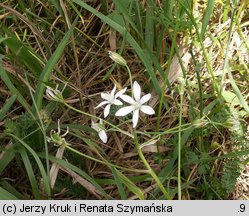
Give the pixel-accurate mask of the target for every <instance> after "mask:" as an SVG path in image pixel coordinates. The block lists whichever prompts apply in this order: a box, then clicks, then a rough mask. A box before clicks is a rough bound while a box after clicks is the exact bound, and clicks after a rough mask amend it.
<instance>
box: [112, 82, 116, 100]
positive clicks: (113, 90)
mask: <svg viewBox="0 0 249 216" xmlns="http://www.w3.org/2000/svg"><path fill="white" fill-rule="evenodd" d="M116 88H117V86H116V84H115V85H114V88H113V89H112V91H111V97H113V98H114V94H115V91H116Z"/></svg>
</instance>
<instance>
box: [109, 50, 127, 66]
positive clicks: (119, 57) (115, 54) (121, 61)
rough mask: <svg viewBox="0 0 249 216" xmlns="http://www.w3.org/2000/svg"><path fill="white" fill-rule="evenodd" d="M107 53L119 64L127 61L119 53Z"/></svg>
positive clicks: (124, 64)
mask: <svg viewBox="0 0 249 216" xmlns="http://www.w3.org/2000/svg"><path fill="white" fill-rule="evenodd" d="M108 55H109V57H110V58H111V59H112V60H113V61H114V62H116V63H118V64H120V65H122V66H126V65H127V62H126V61H125V59H124V58H123V57H122V56H121V55H119V54H118V53H116V52H112V51H108Z"/></svg>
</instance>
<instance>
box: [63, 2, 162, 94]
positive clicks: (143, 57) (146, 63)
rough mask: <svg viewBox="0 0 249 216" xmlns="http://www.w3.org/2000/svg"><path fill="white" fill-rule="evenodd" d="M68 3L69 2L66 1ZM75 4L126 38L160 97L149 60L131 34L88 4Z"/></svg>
mask: <svg viewBox="0 0 249 216" xmlns="http://www.w3.org/2000/svg"><path fill="white" fill-rule="evenodd" d="M67 1H70V0H67ZM73 2H75V3H76V4H78V5H80V6H81V7H83V8H85V9H86V10H88V11H90V12H91V13H93V14H94V15H95V16H97V17H99V18H100V19H101V20H102V21H104V22H106V23H107V24H108V25H110V26H111V27H112V28H113V29H115V30H116V31H118V32H120V33H121V34H122V35H123V36H124V35H125V36H126V38H127V41H128V43H129V44H130V45H131V46H132V47H133V48H134V50H135V51H136V52H137V54H138V56H139V57H140V59H141V61H142V62H143V64H144V66H145V67H146V69H147V72H148V74H149V75H150V77H151V80H152V83H153V86H154V88H155V90H156V92H157V94H158V95H161V88H160V85H159V83H158V80H157V77H156V74H155V71H154V70H153V67H152V66H151V64H150V63H149V62H150V61H149V58H148V57H147V55H146V54H145V52H144V51H143V50H142V48H141V47H140V46H139V44H138V43H137V42H136V40H135V39H134V38H133V37H132V36H131V34H130V33H129V32H128V31H127V30H126V28H125V27H123V26H120V25H119V24H117V23H116V22H114V21H113V20H112V19H110V18H108V17H107V16H105V15H103V14H102V13H100V12H99V11H97V10H96V9H94V8H93V7H91V6H89V5H88V4H86V3H84V2H83V1H81V0H73Z"/></svg>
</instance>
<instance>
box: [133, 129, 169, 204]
mask: <svg viewBox="0 0 249 216" xmlns="http://www.w3.org/2000/svg"><path fill="white" fill-rule="evenodd" d="M134 143H135V146H136V148H137V151H138V155H139V157H140V159H141V160H142V161H143V163H144V165H145V167H146V168H147V169H148V171H149V174H150V175H151V176H152V177H153V179H154V180H155V181H156V183H157V185H158V187H159V188H160V190H161V191H162V192H163V194H164V197H165V199H167V200H171V197H170V195H169V193H168V192H167V190H166V189H165V188H164V186H163V184H162V182H161V181H160V179H159V178H158V176H157V175H156V173H155V172H154V170H153V169H152V168H151V167H150V165H149V163H148V162H147V160H146V158H145V157H144V154H143V152H142V150H141V149H140V146H139V144H138V139H137V133H136V131H134Z"/></svg>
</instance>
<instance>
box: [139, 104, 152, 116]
mask: <svg viewBox="0 0 249 216" xmlns="http://www.w3.org/2000/svg"><path fill="white" fill-rule="evenodd" d="M140 110H141V111H142V112H144V113H146V114H148V115H153V114H155V111H154V110H153V108H152V107H150V106H146V105H143V106H141V107H140Z"/></svg>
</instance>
